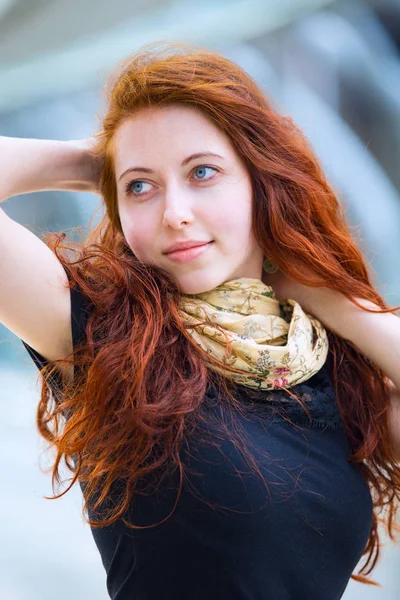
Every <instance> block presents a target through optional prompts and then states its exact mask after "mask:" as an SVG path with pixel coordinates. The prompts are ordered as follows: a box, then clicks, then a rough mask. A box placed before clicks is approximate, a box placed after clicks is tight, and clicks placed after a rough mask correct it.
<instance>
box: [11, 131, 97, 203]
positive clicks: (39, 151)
mask: <svg viewBox="0 0 400 600" xmlns="http://www.w3.org/2000/svg"><path fill="white" fill-rule="evenodd" d="M92 140H93V138H86V139H83V140H71V141H66V142H65V141H58V140H37V139H26V138H12V137H5V136H0V174H1V181H0V202H2V201H3V200H6V199H7V198H10V197H12V196H17V195H19V194H26V193H28V192H39V191H47V190H72V191H78V192H79V191H88V192H92V193H94V194H97V193H99V191H98V180H99V174H100V171H101V164H100V163H99V162H96V161H94V160H93V158H92V157H91V156H90V155H89V153H88V149H89V148H90V145H91V143H92Z"/></svg>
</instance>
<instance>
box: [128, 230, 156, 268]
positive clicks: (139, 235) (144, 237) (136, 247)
mask: <svg viewBox="0 0 400 600" xmlns="http://www.w3.org/2000/svg"><path fill="white" fill-rule="evenodd" d="M122 229H123V232H124V236H125V239H126V241H127V243H128V246H129V247H130V249H131V250H132V252H133V253H134V254H135V256H136V257H137V258H138V259H139V260H141V261H145V260H146V259H148V258H151V256H150V254H151V247H152V241H153V243H154V239H155V234H154V232H152V231H150V230H149V228H148V227H144V226H143V227H140V225H139V224H138V223H137V222H135V226H133V225H132V223H129V222H128V223H127V222H125V223H124V222H122Z"/></svg>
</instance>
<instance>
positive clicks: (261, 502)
mask: <svg viewBox="0 0 400 600" xmlns="http://www.w3.org/2000/svg"><path fill="white" fill-rule="evenodd" d="M71 303H72V334H73V342H74V346H75V345H77V344H78V342H79V340H81V339H82V338H83V336H84V335H85V323H86V321H87V317H88V306H87V302H86V298H85V297H84V296H83V294H82V292H81V291H80V289H79V288H74V289H71ZM89 309H90V307H89ZM21 341H22V340H21ZM22 343H23V344H24V346H25V347H26V349H27V351H28V352H29V354H30V356H31V357H32V359H33V361H34V362H35V364H36V365H37V366H38V368H42V367H43V366H44V365H45V364H46V360H45V359H44V357H43V356H41V355H40V354H39V353H38V352H36V351H35V350H34V349H33V348H31V347H30V346H28V344H26V343H25V342H23V341H22ZM292 390H293V391H296V392H297V394H298V395H299V396H300V398H301V399H302V401H304V402H305V404H306V406H307V408H308V409H309V411H310V413H311V415H312V423H311V425H310V423H309V420H308V418H307V415H306V414H305V413H304V411H303V409H302V408H301V407H300V406H299V405H298V403H297V402H296V401H295V400H294V399H293V400H291V401H290V402H288V403H287V402H286V403H285V405H284V407H285V408H284V409H282V410H284V411H286V412H285V413H283V412H282V410H280V408H282V406H283V404H282V403H281V402H280V399H279V394H282V392H281V391H279V390H277V391H276V392H275V391H273V392H268V393H266V394H268V397H269V398H271V393H272V394H273V395H274V402H271V401H270V400H269V401H268V400H267V399H266V397H264V398H260V399H259V400H256V401H255V400H254V398H252V399H251V398H250V396H249V394H248V393H247V392H248V389H247V388H245V387H244V386H237V397H238V398H240V400H241V402H242V403H243V406H246V408H247V409H248V412H247V413H246V418H243V416H241V415H239V414H238V416H235V419H236V418H238V419H239V420H240V422H241V424H242V425H243V427H244V430H245V432H246V435H247V436H248V439H249V440H251V448H250V449H251V452H252V453H253V455H254V456H255V458H256V459H257V464H258V466H259V468H260V469H261V471H262V475H263V477H264V479H265V481H266V482H267V484H268V490H267V488H266V487H265V484H263V482H262V481H261V480H260V477H259V476H258V475H257V474H256V473H253V472H252V470H251V468H250V467H249V465H248V463H247V462H245V460H244V458H243V455H242V454H241V452H240V451H239V450H238V449H237V448H236V446H235V445H234V444H233V442H232V439H231V436H229V435H227V434H226V433H225V432H224V431H223V430H222V429H221V428H220V427H219V425H220V424H221V420H222V419H224V422H225V423H227V424H228V426H230V425H232V427H233V426H234V421H233V420H232V417H231V413H230V412H229V411H227V409H226V408H223V406H222V405H221V403H219V402H218V401H217V398H216V396H215V390H214V389H213V388H212V386H210V387H209V389H208V391H207V394H206V396H205V398H204V402H203V405H202V410H204V414H205V415H206V417H207V421H206V422H207V427H206V429H204V427H203V428H202V431H201V436H196V435H193V437H192V438H191V439H190V443H189V444H188V446H187V447H185V448H183V449H182V454H181V457H182V461H183V462H184V464H185V467H187V468H186V473H187V476H186V477H187V478H186V479H184V480H183V488H182V492H181V496H180V500H179V502H178V505H177V507H176V509H175V511H174V512H173V514H172V516H170V517H169V518H168V519H167V520H166V521H165V522H164V523H162V524H160V525H157V526H155V527H151V528H148V529H140V530H137V529H129V528H128V527H127V526H126V525H125V524H124V523H123V522H122V520H118V521H117V522H115V523H113V524H112V525H111V526H108V527H103V528H92V534H93V538H94V541H95V543H96V545H97V547H98V550H99V552H100V555H101V559H102V562H103V565H104V568H105V572H106V586H107V590H108V593H109V596H110V598H112V599H114V600H338V599H339V598H341V597H342V595H343V593H344V590H345V588H346V586H347V584H348V581H349V578H350V576H351V574H352V573H353V571H354V570H355V567H356V565H357V563H358V561H359V560H360V558H361V556H362V554H363V552H364V549H365V547H366V544H367V541H368V537H369V534H370V530H371V525H372V498H371V494H370V490H369V488H368V485H367V483H366V482H365V480H364V478H363V477H362V475H361V473H360V471H359V470H358V468H357V467H356V466H354V465H352V464H350V463H349V462H348V460H347V458H348V456H349V451H350V449H349V444H348V440H347V437H346V434H345V431H344V428H343V423H342V421H341V418H340V415H339V411H338V408H337V404H336V400H335V396H334V392H333V388H332V383H331V380H330V378H329V375H328V371H327V368H326V366H324V367H323V368H322V369H321V370H320V371H319V372H318V373H317V374H315V375H314V376H313V377H311V378H310V379H309V380H308V381H306V382H304V383H302V384H299V385H296V386H294V387H293V388H292ZM287 397H288V396H286V395H285V398H287ZM236 412H237V411H236ZM284 414H285V415H287V416H289V418H290V422H289V421H288V420H287V419H285V418H284ZM259 451H262V452H263V455H262V456H261V455H259V454H258V452H259ZM265 454H267V455H268V457H269V458H268V459H267V458H266V457H265ZM178 483H179V477H178V475H177V474H176V475H171V476H170V477H168V478H166V479H165V480H163V483H162V485H161V486H160V488H159V489H158V490H157V491H156V492H154V494H153V495H149V496H138V497H137V499H135V500H134V502H133V503H132V507H131V509H130V510H129V515H130V516H129V515H128V520H130V522H132V523H134V524H135V525H141V526H143V525H144V526H145V525H152V524H154V523H159V522H160V521H162V520H163V519H165V518H166V517H167V516H168V515H169V514H170V512H171V510H172V508H173V506H174V504H175V500H176V497H177V486H178ZM110 500H111V501H112V498H110ZM90 516H91V515H90Z"/></svg>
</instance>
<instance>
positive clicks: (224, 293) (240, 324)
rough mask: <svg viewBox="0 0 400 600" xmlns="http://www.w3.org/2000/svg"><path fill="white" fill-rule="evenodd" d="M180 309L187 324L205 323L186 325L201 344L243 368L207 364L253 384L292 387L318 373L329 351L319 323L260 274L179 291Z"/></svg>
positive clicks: (251, 385) (268, 386)
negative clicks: (192, 291)
mask: <svg viewBox="0 0 400 600" xmlns="http://www.w3.org/2000/svg"><path fill="white" fill-rule="evenodd" d="M179 310H180V315H181V317H182V319H183V322H185V323H186V324H188V325H192V324H195V323H202V322H205V323H206V324H205V325H203V326H201V327H199V328H198V329H193V328H189V329H188V331H189V333H190V334H191V335H192V336H193V339H194V340H195V341H196V343H197V344H198V345H199V346H200V347H201V348H203V349H204V350H205V351H206V352H208V353H209V354H212V356H214V357H216V358H218V359H219V360H221V361H222V362H223V363H225V364H227V365H230V366H233V367H235V368H237V369H241V370H242V371H245V373H244V374H236V373H232V372H229V371H227V370H224V369H219V368H217V367H214V365H211V364H210V365H209V366H210V369H213V370H215V371H217V372H220V373H223V374H224V375H225V376H226V377H228V378H230V379H232V380H233V381H235V382H236V383H240V384H242V385H246V386H248V387H251V388H255V389H261V390H272V389H277V388H287V387H292V386H294V385H296V384H298V383H301V382H302V381H306V380H307V379H309V378H310V377H312V376H313V375H314V374H315V373H317V372H318V371H319V370H320V369H321V367H322V366H323V365H324V363H325V361H326V358H327V356H328V349H329V345H328V338H327V334H326V331H325V329H324V327H323V326H322V325H321V323H320V322H319V321H317V319H315V318H314V317H313V316H312V315H308V314H306V313H304V312H303V310H302V308H301V306H300V304H298V303H297V302H296V301H295V300H291V299H285V301H284V302H283V301H282V302H279V301H278V300H276V298H275V293H274V290H273V288H272V287H271V286H267V285H265V284H264V283H263V282H262V281H261V280H260V279H252V278H247V277H242V278H240V279H232V280H231V281H226V282H225V283H223V284H221V285H219V286H218V287H216V288H215V289H213V290H210V291H209V292H204V293H201V294H195V295H188V294H183V295H182V296H181V303H180V307H179ZM228 342H229V343H228Z"/></svg>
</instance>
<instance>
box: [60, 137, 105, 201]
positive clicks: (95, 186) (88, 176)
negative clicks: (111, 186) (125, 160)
mask: <svg viewBox="0 0 400 600" xmlns="http://www.w3.org/2000/svg"><path fill="white" fill-rule="evenodd" d="M96 141H97V140H96V138H95V137H94V136H91V137H88V138H84V139H81V140H70V141H69V142H68V143H69V144H71V145H73V146H74V147H76V148H79V149H80V150H81V151H82V156H81V166H82V179H83V181H81V188H80V191H88V192H92V193H93V194H98V195H101V192H100V175H101V172H102V170H103V167H104V160H101V159H98V158H95V157H94V156H93V155H92V154H91V153H90V150H91V149H92V148H93V147H94V145H95V144H96ZM78 191H79V190H78Z"/></svg>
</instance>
